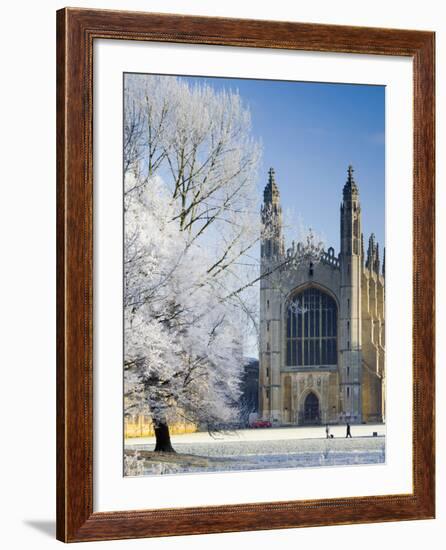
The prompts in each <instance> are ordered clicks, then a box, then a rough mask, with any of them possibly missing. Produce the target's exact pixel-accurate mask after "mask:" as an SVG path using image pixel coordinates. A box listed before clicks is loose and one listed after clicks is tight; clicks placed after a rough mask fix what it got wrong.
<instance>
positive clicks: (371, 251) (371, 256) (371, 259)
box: [365, 233, 375, 271]
mask: <svg viewBox="0 0 446 550" xmlns="http://www.w3.org/2000/svg"><path fill="white" fill-rule="evenodd" d="M374 263H375V234H374V233H372V234H371V235H370V237H369V246H368V248H367V260H366V262H365V266H366V268H367V269H368V270H369V271H373V267H374Z"/></svg>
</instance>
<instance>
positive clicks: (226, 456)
mask: <svg viewBox="0 0 446 550" xmlns="http://www.w3.org/2000/svg"><path fill="white" fill-rule="evenodd" d="M336 428H337V430H332V433H333V432H335V434H334V435H335V437H334V439H325V438H321V437H320V436H321V428H309V429H306V428H300V429H293V428H282V429H270V430H258V431H257V430H243V431H241V432H236V433H233V434H218V436H216V437H217V438H212V437H210V436H209V435H208V434H203V433H197V434H186V435H184V436H177V437H174V438H172V443H173V446H174V448H175V450H176V451H177V452H176V453H175V454H171V453H163V454H161V453H154V452H153V448H154V445H153V442H152V441H150V442H149V441H147V439H146V440H144V441H138V440H135V439H133V440H127V441H126V445H125V451H126V455H127V457H128V458H127V463H128V468H127V469H126V472H127V475H157V474H170V473H196V472H215V471H234V470H258V469H277V468H301V467H320V466H339V465H352V464H377V463H383V462H385V436H384V434H383V431H384V427H383V426H381V429H380V430H378V429H373V430H372V431H378V434H379V435H378V437H371V433H372V431H371V430H370V426H353V427H352V432H353V433H355V429H357V432H361V431H363V432H364V435H361V436H359V437H353V438H352V439H346V438H345V429H342V427H341V426H339V427H336ZM304 430H310V431H307V432H306V433H305V432H304ZM315 430H317V431H315ZM338 431H339V435H336V434H337V432H338ZM296 432H297V435H298V436H300V437H296ZM380 432H381V433H380ZM311 433H313V434H317V435H318V436H319V437H314V436H313V437H306V438H304V437H302V436H303V435H307V436H308V435H310V434H311ZM341 433H342V434H343V437H342V436H341V435H340V434H341ZM285 434H286V435H287V436H288V437H284V435H285ZM293 434H294V437H292V435H293ZM194 436H195V437H194ZM254 438H255V439H254ZM135 451H138V457H139V460H136V461H135V460H134V459H133V456H134V454H135Z"/></svg>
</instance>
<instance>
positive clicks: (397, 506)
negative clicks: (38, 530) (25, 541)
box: [57, 8, 435, 542]
mask: <svg viewBox="0 0 446 550" xmlns="http://www.w3.org/2000/svg"><path fill="white" fill-rule="evenodd" d="M97 38H107V39H112V40H141V41H147V40H150V41H158V42H182V43H191V44H214V45H219V46H222V47H223V46H225V47H228V46H249V47H256V48H279V49H288V50H308V51H321V52H348V53H361V54H379V55H398V56H408V57H410V58H412V60H413V68H414V82H413V91H414V182H413V201H414V219H413V235H414V245H413V246H414V248H413V268H414V270H413V308H414V321H413V380H414V385H413V402H414V407H413V492H412V493H411V494H401V495H398V494H397V495H385V496H368V497H356V498H338V499H321V500H311V501H291V502H272V503H266V504H242V505H230V506H209V507H199V508H182V509H169V510H138V511H129V510H124V511H122V512H110V513H107V512H93V394H92V377H93V359H92V346H93V320H92V318H93V301H92V298H93V271H92V268H93V227H92V223H93V222H92V219H93V175H92V174H93V173H92V167H93V147H92V130H93V127H92V126H93V124H92V120H93V108H92V93H93V81H92V80H93V77H92V74H93V61H94V60H93V41H94V40H95V39H97ZM434 43H435V35H434V33H432V32H422V31H409V30H394V29H379V28H362V27H344V26H331V25H313V24H302V23H288V22H273V21H253V20H238V19H225V18H207V17H189V16H181V15H161V14H150V13H131V12H118V11H98V10H90V9H75V8H73V9H71V8H66V9H62V10H60V11H58V13H57V538H58V539H60V540H62V541H66V542H69V541H87V540H107V539H125V538H136V537H151V536H165V535H184V534H193V533H215V532H227V531H248V530H258V529H278V528H287V527H304V526H316V525H328V524H330V525H334V524H346V523H366V522H367V523H369V522H378V521H390V520H409V519H426V518H433V517H434V510H435V474H434V467H435V455H434V431H435V427H434V419H435V416H434V315H435V310H434V263H435V259H434V116H435V115H434V49H435V46H434ZM228 50H229V49H228ZM408 345H410V344H409V343H408Z"/></svg>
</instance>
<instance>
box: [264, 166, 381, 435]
mask: <svg viewBox="0 0 446 550" xmlns="http://www.w3.org/2000/svg"><path fill="white" fill-rule="evenodd" d="M261 216H262V227H263V229H262V231H263V234H262V245H261V270H262V278H261V281H260V349H259V361H260V372H259V412H260V415H261V417H262V418H263V419H265V420H270V421H271V422H272V423H273V424H275V425H286V424H291V425H296V424H297V425H300V424H317V423H324V424H325V423H335V422H345V421H349V422H351V423H361V422H383V421H384V419H385V391H384V389H385V354H384V346H385V330H384V329H385V307H384V304H385V298H384V287H385V285H384V279H385V265H384V261H383V265H382V267H381V265H380V258H379V247H378V244H377V243H375V238H374V236H373V234H372V236H371V237H370V239H369V245H368V251H367V256H366V257H365V255H364V250H363V249H364V246H363V235H362V231H361V205H360V200H359V189H358V186H357V184H356V182H355V180H354V177H353V168H352V167H351V166H350V167H349V169H348V177H347V181H346V183H345V185H344V188H343V194H342V203H341V209H340V236H341V239H340V242H341V250H340V252H339V254H338V255H337V256H336V255H335V252H334V250H333V248H329V249H328V250H326V251H325V250H316V247H313V248H314V250H313V249H312V247H311V246H308V243H307V246H305V245H303V244H301V243H299V244H297V245H296V244H295V243H294V242H293V244H292V246H291V247H290V248H288V249H287V250H285V243H284V238H283V234H282V209H281V205H280V193H279V188H278V186H277V183H276V181H275V175H274V171H273V170H272V169H271V170H270V171H269V180H268V184H267V186H266V187H265V191H264V202H263V205H262V210H261ZM310 244H311V243H310Z"/></svg>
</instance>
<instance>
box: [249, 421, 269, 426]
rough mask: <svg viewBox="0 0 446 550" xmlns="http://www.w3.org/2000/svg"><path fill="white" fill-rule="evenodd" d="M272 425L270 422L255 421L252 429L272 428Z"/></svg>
mask: <svg viewBox="0 0 446 550" xmlns="http://www.w3.org/2000/svg"><path fill="white" fill-rule="evenodd" d="M271 426H272V424H271V422H270V421H269V420H255V421H254V422H253V423H252V424H251V428H271Z"/></svg>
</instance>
